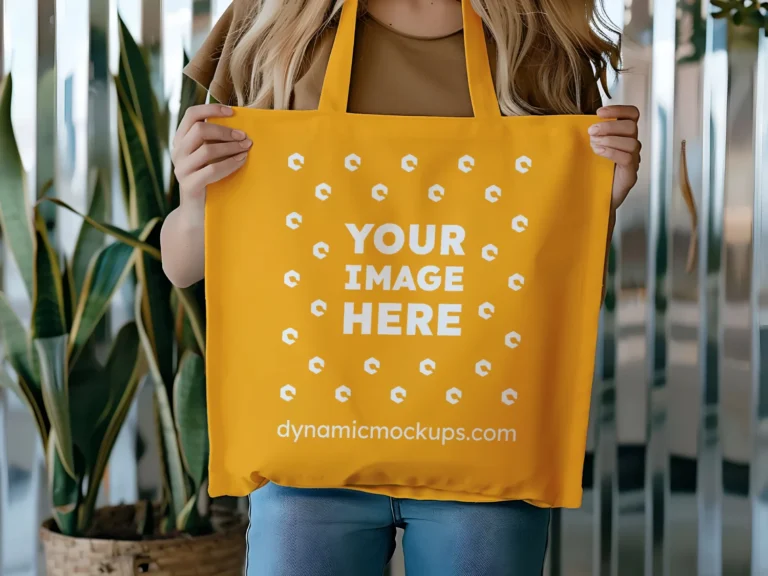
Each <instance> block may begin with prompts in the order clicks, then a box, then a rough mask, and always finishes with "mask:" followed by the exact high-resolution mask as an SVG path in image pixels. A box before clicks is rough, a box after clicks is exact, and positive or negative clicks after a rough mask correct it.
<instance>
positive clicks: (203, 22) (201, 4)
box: [192, 0, 212, 54]
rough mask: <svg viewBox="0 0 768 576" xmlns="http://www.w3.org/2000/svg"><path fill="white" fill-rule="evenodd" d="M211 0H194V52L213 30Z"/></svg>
mask: <svg viewBox="0 0 768 576" xmlns="http://www.w3.org/2000/svg"><path fill="white" fill-rule="evenodd" d="M211 25H212V22H211V0H192V54H194V53H195V52H197V50H198V48H200V45H201V44H202V43H203V40H205V37H206V36H207V35H208V32H209V31H210V30H211Z"/></svg>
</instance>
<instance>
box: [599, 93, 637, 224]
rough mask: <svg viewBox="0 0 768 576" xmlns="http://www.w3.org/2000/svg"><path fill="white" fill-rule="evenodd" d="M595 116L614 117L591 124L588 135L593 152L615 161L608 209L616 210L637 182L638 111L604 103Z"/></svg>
mask: <svg viewBox="0 0 768 576" xmlns="http://www.w3.org/2000/svg"><path fill="white" fill-rule="evenodd" d="M597 115H598V117H600V118H615V120H610V121H606V122H598V123H596V124H593V125H592V126H591V127H590V128H589V135H590V137H591V144H592V149H593V150H594V151H595V154H597V155H599V156H603V157H604V158H608V159H609V160H612V161H613V162H615V163H616V172H615V174H614V177H613V196H612V202H611V208H612V209H613V210H616V209H617V208H618V207H619V206H621V204H622V203H623V202H624V200H625V199H626V198H627V194H629V191H630V190H632V187H633V186H634V185H635V184H636V183H637V170H638V168H639V167H640V149H641V148H642V145H641V144H640V141H639V140H638V139H637V121H638V120H639V119H640V111H639V110H638V109H637V108H636V107H635V106H605V107H603V108H600V109H599V110H598V111H597Z"/></svg>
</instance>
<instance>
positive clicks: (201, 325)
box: [174, 287, 205, 358]
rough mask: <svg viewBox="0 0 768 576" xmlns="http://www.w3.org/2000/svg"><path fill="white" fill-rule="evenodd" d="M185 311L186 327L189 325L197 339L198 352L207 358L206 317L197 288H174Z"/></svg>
mask: <svg viewBox="0 0 768 576" xmlns="http://www.w3.org/2000/svg"><path fill="white" fill-rule="evenodd" d="M174 290H175V292H176V294H177V296H178V298H179V301H180V302H181V305H182V306H183V309H184V321H185V325H187V324H188V325H189V328H190V329H191V331H192V334H193V335H194V337H195V343H196V344H197V350H198V352H200V354H201V355H202V356H203V358H205V315H204V313H203V309H202V308H201V306H200V304H199V302H198V299H197V294H196V291H195V287H189V288H174Z"/></svg>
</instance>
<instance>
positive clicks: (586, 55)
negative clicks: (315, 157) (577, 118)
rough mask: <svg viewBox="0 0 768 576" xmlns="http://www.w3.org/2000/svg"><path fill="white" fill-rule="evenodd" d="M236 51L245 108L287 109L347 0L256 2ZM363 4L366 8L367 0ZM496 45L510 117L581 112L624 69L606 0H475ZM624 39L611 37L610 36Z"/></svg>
mask: <svg viewBox="0 0 768 576" xmlns="http://www.w3.org/2000/svg"><path fill="white" fill-rule="evenodd" d="M253 3H254V5H253V9H252V11H251V14H250V16H249V18H248V19H247V21H246V22H245V25H244V26H243V28H242V30H241V31H240V35H239V38H238V41H237V43H236V45H235V48H234V50H233V52H232V56H231V66H230V70H231V75H232V81H233V85H234V88H235V94H236V96H237V102H238V105H240V106H252V107H256V108H275V109H286V108H288V106H289V105H290V98H291V93H292V90H293V86H294V83H295V82H296V80H297V79H298V77H299V74H300V73H301V71H302V70H303V68H304V67H303V64H304V60H305V57H306V54H307V51H308V49H309V48H310V47H311V46H312V44H313V43H314V42H315V41H316V40H317V39H318V38H319V36H320V34H321V33H322V32H323V30H324V29H325V28H326V27H327V26H329V25H331V24H332V23H333V22H334V21H335V20H336V19H337V17H338V14H339V12H340V10H341V7H342V5H343V3H344V2H343V0H253ZM361 4H363V9H364V2H361ZM472 6H473V7H474V8H475V10H476V11H477V13H478V14H480V16H481V17H482V19H483V22H484V23H485V27H486V29H487V31H488V33H489V34H490V36H491V37H492V38H493V40H494V42H495V45H496V52H497V58H496V60H497V62H496V92H497V94H498V98H499V106H500V108H501V111H502V113H503V114H505V115H507V116H519V115H529V114H579V113H589V112H594V109H595V108H596V107H597V105H599V100H600V95H599V90H598V82H599V83H600V84H601V85H602V87H603V89H604V90H605V91H606V92H607V91H608V79H607V76H608V69H609V67H610V68H611V69H613V70H614V71H619V61H620V60H619V55H620V49H619V40H618V38H619V36H618V33H617V32H616V31H615V30H613V29H611V27H610V26H609V25H608V23H607V20H606V18H605V17H604V15H603V14H604V12H603V9H602V0H580V1H578V0H472ZM612 35H613V36H615V37H616V38H617V40H616V41H613V40H611V36H612Z"/></svg>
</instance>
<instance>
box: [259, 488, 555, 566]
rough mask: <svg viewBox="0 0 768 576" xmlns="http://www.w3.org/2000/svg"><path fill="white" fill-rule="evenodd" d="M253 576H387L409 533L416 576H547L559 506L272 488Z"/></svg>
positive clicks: (264, 493)
mask: <svg viewBox="0 0 768 576" xmlns="http://www.w3.org/2000/svg"><path fill="white" fill-rule="evenodd" d="M249 504H250V526H249V528H248V536H247V538H248V562H247V570H246V576H381V574H382V572H383V570H384V568H385V566H386V564H387V562H388V561H389V559H390V558H391V556H392V553H393V552H394V549H395V528H397V527H400V528H403V529H404V532H403V554H404V556H405V569H406V573H407V576H507V575H509V576H512V575H514V576H539V575H540V574H541V573H542V569H543V565H544V554H545V551H546V547H547V535H548V529H549V516H550V513H549V510H547V509H542V508H536V507H534V506H531V505H529V504H526V503H524V502H499V503H488V504H465V503H461V502H438V501H419V500H405V499H397V498H389V497H387V496H378V495H373V494H366V493H363V492H357V491H354V490H307V489H299V488H284V487H281V486H278V485H276V484H267V485H266V486H265V487H263V488H261V489H259V490H256V491H255V492H254V493H253V494H251V496H250V499H249Z"/></svg>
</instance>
